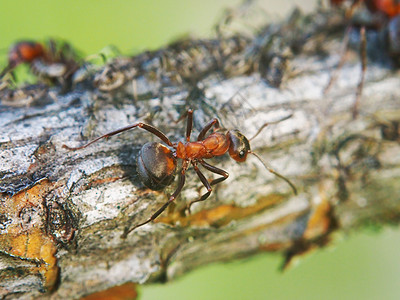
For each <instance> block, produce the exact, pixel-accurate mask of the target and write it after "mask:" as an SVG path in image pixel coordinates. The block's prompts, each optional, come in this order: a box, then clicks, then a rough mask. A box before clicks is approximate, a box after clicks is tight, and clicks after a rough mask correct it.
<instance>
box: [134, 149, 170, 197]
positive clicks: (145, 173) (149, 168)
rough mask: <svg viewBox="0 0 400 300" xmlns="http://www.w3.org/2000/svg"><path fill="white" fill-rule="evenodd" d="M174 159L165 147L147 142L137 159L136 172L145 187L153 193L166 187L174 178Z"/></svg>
mask: <svg viewBox="0 0 400 300" xmlns="http://www.w3.org/2000/svg"><path fill="white" fill-rule="evenodd" d="M176 165H177V162H176V158H175V157H174V155H173V153H172V151H171V150H170V149H169V148H168V147H167V146H165V145H163V144H161V143H157V142H153V143H151V142H149V143H146V144H144V145H143V147H142V149H141V150H140V152H139V155H138V157H137V171H138V174H139V176H140V178H141V180H142V182H143V184H144V185H145V186H147V187H148V188H149V189H152V190H154V191H158V190H162V189H164V188H165V187H166V186H168V185H169V184H170V183H171V182H172V180H173V179H174V177H175V170H176Z"/></svg>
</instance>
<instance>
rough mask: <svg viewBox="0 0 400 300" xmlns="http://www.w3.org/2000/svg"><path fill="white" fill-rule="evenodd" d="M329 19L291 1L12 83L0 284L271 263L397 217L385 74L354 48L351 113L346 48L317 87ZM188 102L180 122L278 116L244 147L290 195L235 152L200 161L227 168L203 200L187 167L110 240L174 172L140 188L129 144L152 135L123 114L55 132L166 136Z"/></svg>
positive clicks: (2, 186) (334, 24) (257, 122)
mask: <svg viewBox="0 0 400 300" xmlns="http://www.w3.org/2000/svg"><path fill="white" fill-rule="evenodd" d="M344 23H345V22H344V20H343V18H342V17H341V16H338V15H336V14H334V13H332V12H317V13H314V14H312V15H309V16H303V15H301V14H299V13H294V14H293V15H292V16H291V17H290V18H288V19H287V20H285V21H282V22H281V23H280V24H272V25H267V26H265V27H264V28H263V29H262V30H260V32H259V33H258V34H257V35H255V36H254V37H251V38H250V37H245V36H243V35H240V34H238V35H235V36H233V37H224V36H220V37H219V38H218V39H216V40H186V41H182V42H178V43H176V44H174V45H171V46H170V47H167V48H165V49H161V50H158V51H155V52H151V53H150V52H149V53H144V54H141V55H139V56H137V57H133V58H117V59H115V60H114V61H112V62H110V63H109V64H107V65H106V66H104V67H102V68H101V69H99V70H96V69H93V70H89V71H88V70H86V72H84V74H83V76H82V74H79V77H78V75H76V76H75V81H74V86H73V88H72V89H71V90H70V91H68V92H66V93H61V91H63V87H61V86H53V87H49V88H48V89H47V90H46V93H45V95H43V94H42V90H43V89H42V88H39V87H38V88H37V89H38V90H37V92H32V90H33V91H35V87H33V88H31V89H30V91H29V93H28V92H26V91H25V94H23V93H22V94H23V95H25V96H29V97H30V98H29V99H30V101H29V102H30V105H29V106H24V105H18V103H19V104H20V102H18V101H19V100H18V99H14V98H12V97H11V98H10V94H6V93H5V92H4V91H2V92H3V93H2V96H1V101H2V104H3V105H2V106H1V108H0V109H1V112H0V114H1V115H0V124H1V128H2V131H1V135H0V151H1V156H0V168H1V169H0V178H1V182H0V191H1V204H2V205H1V207H0V230H1V233H2V234H1V236H0V262H1V263H0V266H1V268H0V278H1V282H0V295H1V296H3V297H5V296H11V295H12V296H27V297H28V296H32V297H39V296H40V297H48V298H53V299H59V298H60V299H61V298H62V299H68V298H76V297H79V296H81V295H85V294H89V293H92V292H94V291H97V290H101V289H104V288H105V287H111V286H114V285H119V284H122V283H124V282H128V281H133V282H138V283H145V282H154V281H160V280H173V279H174V278H175V277H177V276H178V275H181V274H183V273H186V272H188V271H190V270H192V269H194V268H196V267H197V266H200V265H204V264H207V263H211V262H215V261H228V260H232V259H235V258H238V257H244V256H248V255H252V254H254V253H257V252H260V251H279V252H282V253H283V254H285V256H286V261H285V265H287V264H288V263H289V262H290V260H291V258H292V257H293V256H294V255H298V254H301V253H303V252H306V251H308V250H311V249H314V248H316V247H320V246H323V245H325V244H326V243H328V242H329V241H330V237H331V233H332V232H333V231H335V230H341V231H348V230H351V229H354V228H358V227H360V226H362V225H364V224H366V223H367V224H370V223H373V224H376V225H384V224H397V223H398V221H399V219H400V205H399V201H400V199H399V196H398V191H399V190H400V180H399V177H400V167H399V166H400V164H399V162H400V156H399V153H400V146H399V122H400V102H399V101H398V98H399V96H400V91H399V89H398V86H399V81H400V79H399V78H398V76H397V74H396V73H394V72H392V70H391V69H390V68H388V67H387V66H385V65H382V64H378V63H375V62H369V63H368V70H367V74H366V83H365V86H364V90H363V95H362V100H361V103H360V114H359V117H358V118H356V119H353V117H352V108H353V103H354V97H355V91H356V87H357V84H358V80H359V78H360V69H361V66H360V62H359V60H358V59H355V60H353V61H351V60H349V61H347V62H346V64H345V66H344V67H343V69H342V71H341V72H340V75H339V76H338V79H337V80H336V81H335V82H334V83H333V87H332V88H331V90H330V91H329V93H327V94H324V88H325V87H326V84H327V83H328V81H329V78H330V75H331V72H332V70H334V69H335V65H336V63H337V62H338V60H339V56H338V54H337V53H338V52H339V51H338V49H340V38H339V39H337V38H335V34H336V33H341V32H343V31H342V30H343V26H344ZM80 71H81V72H83V70H80ZM278 86H279V87H278ZM63 92H64V91H63ZM39 94H40V95H39ZM37 95H39V96H37ZM36 96H37V97H36ZM24 99H25V98H24ZM25 100H26V99H25ZM43 100H46V101H43ZM11 105H12V106H11ZM188 108H192V109H194V135H193V136H196V135H197V134H198V132H199V130H200V129H201V128H202V126H203V125H204V124H206V122H208V121H209V120H211V119H212V118H214V117H217V118H219V120H220V121H221V123H222V124H223V126H224V127H226V128H229V129H234V128H237V129H239V130H240V131H241V132H242V133H243V134H245V135H246V136H248V137H251V136H253V135H254V134H255V133H256V132H257V130H258V128H260V127H261V126H262V125H263V124H264V123H265V122H274V121H277V120H280V119H282V118H285V117H287V116H291V117H290V118H288V119H286V120H284V121H282V122H277V123H274V124H271V125H269V126H267V128H266V129H264V130H263V131H262V132H261V133H260V134H259V135H258V136H257V137H256V138H255V139H254V140H252V141H251V148H252V150H253V151H255V152H256V153H258V154H259V155H260V156H261V157H262V158H263V159H264V160H266V161H268V162H269V164H271V165H272V166H273V168H274V169H275V170H277V171H278V172H279V173H281V174H283V175H284V176H286V177H288V178H289V179H290V180H291V181H293V182H294V184H295V185H296V187H297V189H298V191H299V193H298V195H293V193H292V191H291V188H290V186H289V185H287V183H286V182H285V181H283V180H281V179H280V178H277V177H275V176H273V175H272V174H270V173H269V172H268V171H267V170H266V169H265V168H264V167H263V165H262V164H261V163H260V162H259V161H258V160H257V159H256V158H254V157H252V156H251V155H250V156H249V157H248V159H247V161H246V162H244V163H241V164H238V163H236V162H234V161H233V160H232V159H230V158H229V156H227V157H225V158H218V159H212V160H210V163H211V164H213V165H215V166H217V167H218V168H222V169H224V170H227V171H228V172H229V178H228V179H227V180H225V181H224V182H222V183H220V184H218V185H216V186H215V188H214V190H213V192H212V194H211V196H210V198H209V199H207V200H206V201H204V202H199V203H196V204H194V205H193V208H192V214H191V215H187V214H185V207H186V205H187V203H189V202H190V201H193V200H195V199H197V198H198V197H199V196H200V195H202V194H204V189H201V190H200V188H201V187H202V184H201V182H200V180H199V178H198V177H197V176H196V174H195V173H194V172H193V171H189V172H188V176H187V179H186V184H185V186H184V188H183V192H182V193H181V195H180V196H179V198H178V199H177V200H176V201H175V205H174V206H172V207H171V208H170V209H168V211H166V212H164V213H163V214H162V215H161V216H160V217H159V218H157V219H156V222H153V223H150V224H148V225H145V226H143V227H139V228H137V229H136V230H134V231H133V232H131V233H130V234H129V235H128V236H127V238H126V239H122V238H121V235H122V233H123V231H124V228H125V227H131V226H134V225H135V224H138V223H140V222H142V221H144V220H146V219H147V218H148V217H149V216H150V215H151V214H152V213H154V212H155V211H156V210H157V209H158V208H160V207H161V206H162V204H163V203H165V202H166V201H167V195H170V194H171V193H172V192H173V191H174V188H175V186H176V182H175V183H173V184H172V185H171V186H170V187H168V188H167V189H166V190H164V191H161V192H155V191H151V190H149V189H147V188H145V187H144V186H143V184H142V183H141V182H140V179H139V177H138V175H137V172H136V157H137V155H138V152H139V150H140V148H141V146H142V145H143V144H144V143H146V142H147V141H153V140H156V139H157V138H155V137H153V136H152V135H151V134H149V133H147V132H145V131H143V130H141V129H139V128H136V129H133V130H132V131H129V132H126V133H122V134H120V135H118V136H114V137H111V138H109V139H108V140H103V141H100V142H98V143H95V144H93V145H91V146H89V147H87V148H85V149H82V150H79V151H68V150H67V149H64V148H63V147H62V146H63V144H66V145H68V146H70V147H77V146H80V145H83V144H84V143H86V142H88V141H89V140H91V139H92V138H94V137H97V136H100V135H101V134H104V133H106V132H109V131H111V130H115V129H118V128H121V127H124V126H127V125H129V124H132V123H134V122H137V121H144V122H147V123H149V124H152V125H153V126H156V127H158V128H160V129H161V130H162V131H163V132H164V133H165V134H166V135H167V136H168V137H169V138H170V139H171V140H172V141H178V140H179V139H181V138H183V137H184V134H185V125H184V124H183V122H175V120H178V119H179V118H180V116H182V115H183V113H184V112H185V111H186V110H187V109H188ZM204 173H205V174H206V177H207V178H208V179H210V178H213V175H212V174H211V173H207V171H206V170H204ZM45 292H47V293H45ZM43 293H45V294H43Z"/></svg>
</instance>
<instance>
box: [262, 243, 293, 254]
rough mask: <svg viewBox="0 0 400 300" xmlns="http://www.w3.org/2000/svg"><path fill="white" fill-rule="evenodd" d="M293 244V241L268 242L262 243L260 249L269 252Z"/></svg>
mask: <svg viewBox="0 0 400 300" xmlns="http://www.w3.org/2000/svg"><path fill="white" fill-rule="evenodd" d="M291 245H292V243H271V244H268V243H266V244H263V245H261V246H260V248H259V249H260V250H263V251H268V252H277V251H282V250H285V249H288V248H289V247H290V246H291Z"/></svg>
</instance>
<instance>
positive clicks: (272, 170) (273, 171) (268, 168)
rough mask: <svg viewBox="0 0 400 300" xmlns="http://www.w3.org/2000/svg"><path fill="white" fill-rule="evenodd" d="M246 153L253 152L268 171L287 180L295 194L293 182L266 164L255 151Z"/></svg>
mask: <svg viewBox="0 0 400 300" xmlns="http://www.w3.org/2000/svg"><path fill="white" fill-rule="evenodd" d="M248 153H251V154H253V155H254V156H255V157H257V158H258V160H259V161H260V162H261V163H262V164H263V165H264V167H265V168H266V169H267V170H268V171H269V172H270V173H272V174H274V175H275V176H277V177H279V178H281V179H283V180H285V181H286V182H287V184H289V185H290V187H291V188H292V190H293V193H294V194H295V195H297V189H296V187H295V186H294V184H293V183H292V182H291V181H290V180H289V179H287V178H286V177H285V176H283V175H282V174H279V173H278V172H277V171H275V170H274V169H272V168H271V167H270V166H269V165H268V164H267V162H265V161H264V160H263V159H262V158H261V157H260V156H259V155H258V154H257V153H255V152H253V151H249V152H248Z"/></svg>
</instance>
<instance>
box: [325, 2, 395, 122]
mask: <svg viewBox="0 0 400 300" xmlns="http://www.w3.org/2000/svg"><path fill="white" fill-rule="evenodd" d="M330 4H331V5H332V6H343V5H348V6H347V9H346V17H347V19H348V20H349V21H350V24H349V25H348V28H347V30H346V34H345V37H344V38H343V53H342V55H341V58H340V62H339V64H338V69H340V68H341V67H342V65H343V63H344V57H345V52H346V50H347V47H348V43H349V35H350V31H351V29H352V28H359V29H360V57H361V78H360V81H359V84H358V86H357V92H356V99H355V102H354V107H353V112H352V113H353V118H355V117H357V115H358V107H359V103H360V99H361V94H362V89H363V85H364V80H365V72H366V68H367V37H366V31H367V30H373V31H375V32H379V33H382V34H383V40H382V41H381V43H383V44H382V45H379V46H380V47H379V49H376V50H377V51H379V50H380V49H383V50H384V51H386V53H384V54H385V55H386V56H390V57H391V58H392V59H396V58H398V56H399V54H400V1H398V0H330ZM358 13H360V15H362V13H364V15H362V16H360V17H359V18H356V15H357V14H358ZM366 13H367V14H368V18H366V17H365V15H366ZM395 63H396V62H395ZM333 81H334V76H332V77H331V79H330V81H329V83H328V85H327V86H326V88H325V93H327V91H328V90H329V88H330V87H331V85H332V82H333Z"/></svg>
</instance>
